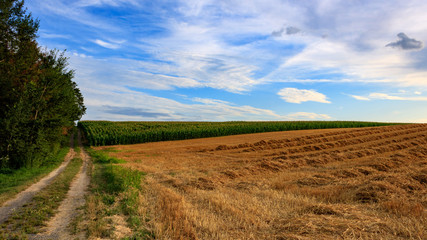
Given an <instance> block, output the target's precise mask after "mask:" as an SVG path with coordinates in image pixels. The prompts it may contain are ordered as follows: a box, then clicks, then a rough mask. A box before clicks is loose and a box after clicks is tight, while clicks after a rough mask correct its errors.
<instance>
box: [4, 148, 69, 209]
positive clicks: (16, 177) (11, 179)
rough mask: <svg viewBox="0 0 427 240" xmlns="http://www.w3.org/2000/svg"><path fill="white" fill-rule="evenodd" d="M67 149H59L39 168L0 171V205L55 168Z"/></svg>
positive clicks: (62, 159) (61, 160)
mask: <svg viewBox="0 0 427 240" xmlns="http://www.w3.org/2000/svg"><path fill="white" fill-rule="evenodd" d="M69 149H70V148H69V147H63V148H61V149H60V150H59V151H58V153H57V154H55V155H52V156H51V157H50V158H49V160H48V161H46V163H45V164H44V165H42V166H41V167H39V168H30V169H28V168H21V169H18V170H10V169H0V183H1V184H0V205H2V204H3V203H4V202H6V201H7V200H8V199H10V198H12V197H13V196H15V195H16V194H17V193H19V192H21V191H23V190H24V189H26V188H28V187H29V186H31V185H32V184H34V183H35V182H38V181H39V180H40V179H41V178H43V177H44V176H46V175H47V174H49V173H50V172H51V171H52V170H54V169H55V168H57V167H58V166H59V165H60V164H61V163H62V162H63V161H64V158H65V155H67V153H68V151H69Z"/></svg>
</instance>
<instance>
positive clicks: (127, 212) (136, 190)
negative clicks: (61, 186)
mask: <svg viewBox="0 0 427 240" xmlns="http://www.w3.org/2000/svg"><path fill="white" fill-rule="evenodd" d="M88 152H89V153H90V155H91V157H92V159H93V163H94V170H93V172H92V181H91V188H90V189H91V194H90V195H89V196H88V198H87V204H86V215H87V219H89V223H88V226H87V232H88V237H90V238H96V237H100V238H112V236H113V233H114V225H113V224H112V222H111V217H112V216H114V215H119V216H125V219H126V222H127V227H129V228H130V229H131V230H132V234H131V236H127V237H126V238H125V239H147V238H152V237H153V234H152V233H150V232H149V231H148V230H146V228H145V227H144V224H145V222H146V221H147V219H146V217H145V216H144V215H143V214H141V211H140V209H139V207H140V204H139V201H140V197H141V194H143V189H142V187H141V182H142V181H143V178H144V175H145V174H144V173H142V172H140V171H135V170H131V169H127V168H124V167H122V166H120V165H116V164H113V163H114V162H116V161H117V159H111V158H110V159H108V157H106V156H105V155H104V154H103V153H102V152H99V151H94V150H88ZM119 161H120V162H123V161H122V160H119Z"/></svg>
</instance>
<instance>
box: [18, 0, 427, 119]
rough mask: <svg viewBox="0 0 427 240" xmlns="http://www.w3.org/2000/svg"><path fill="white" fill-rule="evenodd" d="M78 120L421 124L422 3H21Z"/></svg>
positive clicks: (426, 102)
mask: <svg viewBox="0 0 427 240" xmlns="http://www.w3.org/2000/svg"><path fill="white" fill-rule="evenodd" d="M26 7H27V8H28V11H29V12H31V13H32V15H33V17H35V18H38V19H39V21H40V28H39V32H38V35H39V38H38V42H39V44H40V45H41V46H44V47H45V48H47V49H58V50H60V51H63V50H66V52H65V55H66V56H67V57H68V58H69V60H68V62H69V69H73V70H74V71H75V77H74V81H75V82H76V83H77V84H78V87H79V89H80V90H81V92H82V94H83V96H84V99H85V105H86V107H87V113H86V115H85V116H83V118H82V119H83V120H112V121H240V120H243V121H261V120H272V121H293V120H346V121H381V122H427V50H426V48H425V44H426V42H427V15H426V12H427V1H419V0H354V1H353V0H352V1H349V0H343V1H339V0H318V1H316V0H293V1H290V0H289V1H286V0H259V1H251V0H245V1H235V0H226V1H221V0H182V1H181V0H176V1H168V0H156V1H152V0H28V1H26Z"/></svg>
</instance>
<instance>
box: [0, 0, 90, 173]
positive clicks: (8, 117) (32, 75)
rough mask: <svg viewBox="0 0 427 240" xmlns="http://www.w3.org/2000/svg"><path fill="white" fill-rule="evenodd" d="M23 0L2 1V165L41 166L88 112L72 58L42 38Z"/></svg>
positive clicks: (35, 20)
mask: <svg viewBox="0 0 427 240" xmlns="http://www.w3.org/2000/svg"><path fill="white" fill-rule="evenodd" d="M38 28H39V21H38V20H37V19H34V18H33V17H32V15H31V13H28V12H27V9H26V8H25V7H24V1H23V0H21V1H19V0H0V168H13V169H16V168H21V167H38V166H40V165H42V164H43V163H44V160H45V159H46V158H47V156H49V155H50V154H52V153H53V152H55V151H56V150H58V149H59V144H60V142H61V139H63V132H64V129H66V128H70V127H72V126H74V122H75V121H76V120H79V119H80V118H81V117H82V116H83V114H84V113H85V111H86V108H85V106H84V103H83V96H82V94H81V93H80V90H79V89H78V88H77V84H76V83H75V82H73V81H72V79H73V77H74V71H73V70H69V69H68V68H67V67H68V63H67V58H66V57H65V56H64V53H63V52H59V51H58V50H46V49H44V48H42V47H41V46H39V44H38V43H37V41H36V39H37V31H38Z"/></svg>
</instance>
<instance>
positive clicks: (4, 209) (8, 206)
mask: <svg viewBox="0 0 427 240" xmlns="http://www.w3.org/2000/svg"><path fill="white" fill-rule="evenodd" d="M73 142H74V135H73V134H72V135H71V139H70V151H69V152H68V153H67V155H66V156H65V160H64V162H63V163H62V164H61V165H60V166H59V167H58V168H57V169H55V170H53V171H52V172H51V173H49V174H48V175H47V176H46V177H44V178H42V179H41V180H40V181H38V182H37V183H35V184H33V185H31V186H30V187H29V188H27V189H25V190H24V191H22V192H20V193H19V194H17V195H16V197H15V198H13V199H10V200H9V201H6V202H5V203H4V204H3V205H2V206H1V207H0V224H1V223H3V222H4V221H6V220H7V219H8V218H9V217H10V216H11V215H12V214H13V213H14V212H15V211H16V210H18V209H19V208H21V207H22V206H23V205H24V204H26V203H28V202H29V201H30V200H31V199H33V197H34V195H35V194H36V193H38V192H39V191H40V190H42V189H43V188H45V187H46V186H48V185H49V184H50V182H52V180H53V179H54V178H55V177H56V176H58V175H59V174H60V173H61V172H62V171H64V169H65V167H66V166H67V165H68V163H69V162H70V160H71V159H73V158H74V156H75V154H76V153H75V151H74V148H73V147H74V144H73Z"/></svg>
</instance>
